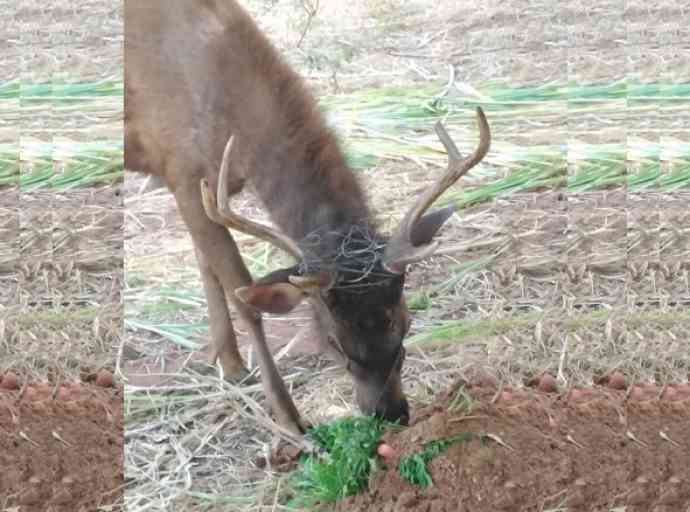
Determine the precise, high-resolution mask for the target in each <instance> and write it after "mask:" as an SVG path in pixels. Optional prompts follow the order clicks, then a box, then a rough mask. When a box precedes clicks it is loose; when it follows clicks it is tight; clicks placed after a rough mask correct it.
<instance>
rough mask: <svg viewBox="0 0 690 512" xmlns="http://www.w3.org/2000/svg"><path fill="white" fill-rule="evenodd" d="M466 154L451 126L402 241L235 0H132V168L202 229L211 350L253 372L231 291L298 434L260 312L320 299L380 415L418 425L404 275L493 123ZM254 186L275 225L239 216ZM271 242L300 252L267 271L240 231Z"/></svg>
mask: <svg viewBox="0 0 690 512" xmlns="http://www.w3.org/2000/svg"><path fill="white" fill-rule="evenodd" d="M477 117H478V123H479V135H480V142H479V145H478V147H477V149H476V150H475V152H474V153H473V154H472V155H470V156H469V157H467V158H464V159H463V158H462V157H461V156H460V154H459V152H458V150H457V148H456V147H455V145H454V143H453V142H452V141H451V139H450V137H449V136H448V134H447V133H446V131H445V129H444V128H443V126H442V125H441V124H440V123H438V124H437V125H436V132H437V134H438V136H439V138H440V140H441V142H442V143H443V145H444V147H445V149H446V151H447V153H448V157H449V163H448V170H447V172H446V173H445V174H444V175H443V176H442V177H441V179H440V180H438V182H436V183H435V184H434V185H433V186H431V187H430V188H429V189H428V190H426V191H425V192H424V193H422V194H421V195H420V196H419V197H418V199H417V200H416V202H415V203H414V204H413V205H412V206H411V208H410V209H409V211H408V212H407V213H406V215H405V216H404V218H403V219H402V221H401V223H400V225H399V227H398V228H397V230H396V231H395V232H394V234H393V235H392V236H391V237H390V238H385V237H384V236H382V235H381V234H380V233H379V231H378V230H377V227H376V225H375V223H374V221H373V217H372V215H371V213H370V210H369V206H368V205H367V200H366V198H365V194H364V192H363V190H362V187H361V185H360V184H359V182H358V180H357V179H356V177H355V174H354V173H353V171H352V170H351V169H350V168H348V165H347V163H346V161H345V158H344V156H343V152H342V150H341V148H340V146H339V143H338V140H337V139H336V137H335V135H334V133H333V132H332V131H331V130H330V129H329V128H328V127H327V126H326V124H325V122H324V120H323V118H322V116H321V114H320V112H319V109H318V106H317V103H316V101H315V100H314V99H313V97H312V96H311V94H310V93H309V92H308V90H307V88H306V86H305V84H304V83H303V81H302V80H301V78H300V77H299V76H298V75H297V74H296V73H295V72H294V71H293V70H292V69H291V68H290V67H289V66H288V65H287V64H286V63H285V62H284V61H283V60H282V58H281V56H280V55H279V53H278V51H277V50H276V49H275V48H274V47H273V46H272V45H271V43H270V42H269V41H268V39H267V38H266V37H265V36H264V34H262V33H261V31H260V30H259V29H258V27H257V26H256V24H255V23H254V21H253V20H252V19H251V17H250V16H249V15H248V13H247V12H246V11H245V10H244V9H243V8H242V7H241V6H240V5H239V4H238V3H237V2H236V1H235V0H198V1H194V2H191V1H189V0H126V2H125V166H126V168H127V169H128V170H133V171H140V172H144V173H148V174H152V175H156V176H160V177H161V178H162V179H163V180H164V181H165V183H166V185H167V187H168V188H169V190H170V191H171V192H172V193H173V194H174V196H175V199H176V202H177V205H178V209H179V211H180V213H181V215H182V217H183V219H184V221H185V223H186V225H187V227H188V229H189V232H190V233H191V236H192V240H193V243H194V247H195V251H196V257H197V260H198V263H199V267H200V270H201V276H202V280H203V285H204V291H205V294H206V299H207V302H208V313H209V325H210V337H211V341H212V347H213V350H212V353H211V362H212V363H215V362H216V361H217V362H219V364H220V366H221V368H222V371H223V374H224V375H225V376H226V378H230V379H233V378H237V377H241V376H243V375H245V374H246V369H245V366H244V362H243V360H242V357H241V355H240V353H239V351H238V348H237V338H236V336H235V331H234V328H233V324H232V321H231V318H230V313H229V310H228V303H227V301H226V294H227V297H228V298H229V300H230V301H231V302H232V303H233V305H234V307H235V308H236V309H237V311H238V312H239V315H240V317H241V318H242V319H243V320H244V321H245V322H246V324H247V325H248V326H249V328H250V331H251V334H252V339H253V343H254V347H255V350H256V352H257V355H258V362H259V369H260V375H261V380H262V384H263V388H264V390H265V392H266V395H267V402H268V405H269V407H270V409H271V411H272V412H273V414H274V415H275V417H276V420H277V421H278V423H279V424H280V425H282V426H283V427H285V428H287V429H289V430H290V431H292V432H294V433H302V432H304V427H305V426H304V424H303V422H302V420H301V418H300V415H299V413H298V412H297V409H296V408H295V405H294V403H293V401H292V399H291V397H290V395H289V394H288V392H287V389H286V387H285V384H284V382H283V380H282V378H281V377H280V374H279V373H278V371H277V369H276V366H275V362H274V361H273V358H272V355H271V353H270V351H269V349H268V346H267V343H266V339H265V336H264V331H263V327H262V322H261V312H268V313H286V312H288V311H290V310H291V309H292V308H294V307H295V306H296V305H297V304H299V303H300V302H301V301H303V300H308V301H309V302H311V304H312V306H313V310H314V316H315V323H316V325H317V327H318V329H319V332H320V333H321V334H320V336H321V340H322V345H323V350H324V351H329V352H330V353H333V354H335V355H336V356H337V357H338V358H339V359H340V360H341V362H342V363H343V364H345V366H346V368H347V369H348V371H349V373H350V374H351V376H352V379H353V383H354V389H355V394H356V399H357V402H358V405H359V407H360V409H361V410H362V411H363V412H364V413H367V414H372V413H374V414H377V415H379V416H382V417H384V418H386V419H389V420H399V421H400V422H401V423H403V424H404V423H406V422H407V420H408V417H409V410H408V404H407V401H406V399H405V395H404V393H403V391H402V385H401V378H400V374H401V369H402V364H403V360H404V358H405V349H404V348H403V343H402V342H403V338H404V336H405V335H406V333H407V331H408V329H409V326H410V319H409V314H408V310H407V307H406V304H405V298H404V296H403V284H404V280H405V272H406V269H407V267H408V265H410V264H411V263H413V262H416V261H419V260H421V259H423V258H426V257H428V256H429V255H431V254H432V253H433V252H434V250H435V249H436V243H435V242H433V237H434V235H435V234H436V232H437V231H438V230H439V228H440V227H441V226H442V225H443V223H444V222H445V221H446V220H447V219H448V218H449V217H450V216H451V215H452V213H453V211H454V209H453V208H452V207H447V208H444V209H441V210H437V211H435V212H432V213H428V214H426V215H425V212H426V210H427V209H428V208H429V207H430V206H431V204H432V203H433V202H434V201H435V200H436V199H437V198H438V197H439V196H440V195H441V194H442V193H443V191H444V190H446V189H447V188H448V187H450V186H451V185H452V184H453V183H455V182H456V181H457V180H458V179H459V178H460V177H461V176H462V175H463V174H465V173H466V172H467V171H468V170H469V169H470V168H472V167H473V166H475V165H476V164H477V163H478V162H479V161H481V160H482V158H484V156H485V154H486V153H487V151H488V149H489V144H490V133H489V126H488V124H487V121H486V118H485V117H484V114H483V112H482V110H481V109H477ZM245 185H249V186H251V188H252V189H253V191H254V192H255V193H256V194H257V195H258V197H259V199H260V200H261V202H262V203H263V205H264V207H265V208H266V209H267V211H268V213H269V214H270V218H271V219H272V221H273V222H274V224H275V225H276V226H277V229H274V228H272V227H268V226H266V225H263V224H259V223H257V222H254V221H251V220H248V219H245V218H242V217H241V216H239V215H238V214H236V213H234V212H233V211H232V209H231V208H230V205H229V199H230V198H231V197H232V196H233V194H236V193H238V192H239V191H240V190H242V189H243V187H244V186H245ZM228 227H229V228H231V229H234V230H237V231H241V232H244V233H249V234H251V235H254V236H257V237H259V238H261V239H264V240H268V241H270V242H271V243H273V244H275V245H276V246H277V247H279V248H281V249H283V250H285V251H287V252H288V253H290V254H291V255H292V256H294V257H295V259H296V264H295V265H294V266H292V267H290V268H285V269H282V270H278V271H275V272H272V273H270V274H269V275H267V276H265V277H263V278H261V279H259V280H258V281H256V282H254V281H253V280H252V277H251V276H250V274H249V271H248V270H247V268H246V266H245V265H244V263H243V260H242V257H241V256H240V253H239V251H238V248H237V245H236V244H235V241H234V240H233V238H232V236H231V234H230V233H229V232H228V229H227V228H228Z"/></svg>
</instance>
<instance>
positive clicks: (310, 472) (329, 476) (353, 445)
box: [290, 416, 386, 507]
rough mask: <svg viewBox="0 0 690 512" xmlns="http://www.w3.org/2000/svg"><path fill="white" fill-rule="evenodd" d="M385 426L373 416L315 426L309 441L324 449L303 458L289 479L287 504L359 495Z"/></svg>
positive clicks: (304, 503)
mask: <svg viewBox="0 0 690 512" xmlns="http://www.w3.org/2000/svg"><path fill="white" fill-rule="evenodd" d="M385 427H386V423H385V422H384V421H383V420H381V419H378V418H376V417H373V416H358V417H347V418H342V419H339V420H336V421H334V422H332V423H326V424H323V425H318V426H316V427H314V428H312V429H311V430H310V431H309V432H308V434H307V435H308V436H309V438H311V440H312V441H314V443H315V444H316V445H317V446H319V447H320V448H322V449H323V450H324V453H323V454H319V455H306V456H304V457H303V458H302V460H301V468H300V469H298V470H297V472H296V473H295V474H294V475H293V477H292V481H291V484H292V490H293V492H294V494H295V497H294V498H293V500H292V501H291V503H290V505H291V506H294V507H310V506H313V505H315V504H317V503H330V502H334V501H336V500H339V499H342V498H344V497H346V496H352V495H353V494H357V493H359V492H360V491H361V490H362V488H363V487H364V486H365V485H366V483H367V481H368V479H369V474H370V473H371V471H372V470H373V469H374V468H375V467H376V457H375V454H376V448H377V447H378V444H379V441H380V439H381V436H382V435H383V432H384V429H385Z"/></svg>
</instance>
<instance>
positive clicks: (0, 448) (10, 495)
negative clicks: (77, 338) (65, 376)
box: [0, 378, 124, 512]
mask: <svg viewBox="0 0 690 512" xmlns="http://www.w3.org/2000/svg"><path fill="white" fill-rule="evenodd" d="M21 380H22V379H21V378H20V384H21ZM6 387H7V386H6ZM122 432H123V415H122V389H121V388H104V387H98V386H96V385H94V384H89V383H78V384H77V383H72V384H63V385H60V386H55V385H53V384H30V385H26V386H23V387H22V388H21V389H19V390H7V389H0V509H2V510H10V507H20V508H18V510H21V512H34V511H35V512H39V511H41V512H43V511H46V510H52V511H55V512H59V511H64V512H67V511H70V512H79V511H93V510H96V509H97V508H98V507H101V506H110V507H112V508H110V510H116V509H117V507H115V505H116V504H117V503H120V502H121V498H122V490H123V489H122V488H123V484H124V476H123V469H122V468H123V466H122V453H123V436H122Z"/></svg>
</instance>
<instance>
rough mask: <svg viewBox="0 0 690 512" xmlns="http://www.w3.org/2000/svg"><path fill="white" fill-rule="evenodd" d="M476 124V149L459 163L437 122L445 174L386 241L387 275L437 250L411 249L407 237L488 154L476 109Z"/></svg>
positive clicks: (487, 135) (430, 246)
mask: <svg viewBox="0 0 690 512" xmlns="http://www.w3.org/2000/svg"><path fill="white" fill-rule="evenodd" d="M477 122H478V124H479V146H477V149H476V150H475V151H474V153H472V154H471V155H470V156H469V157H467V158H465V159H463V158H462V156H461V155H460V152H459V151H458V148H457V147H456V146H455V143H454V142H453V140H452V139H451V138H450V136H449V135H448V132H446V130H445V128H444V127H443V125H442V124H441V122H440V121H439V122H438V123H436V126H435V129H436V134H437V135H438V138H439V139H440V140H441V143H442V144H443V146H444V147H445V149H446V152H447V153H448V170H447V171H446V173H445V174H444V175H443V176H442V177H441V179H440V180H438V181H437V182H436V183H434V184H433V185H432V186H431V187H430V188H428V189H427V190H425V191H424V192H423V193H422V195H421V196H420V197H419V199H417V201H416V202H415V203H414V204H413V205H412V207H411V208H410V209H409V210H408V211H407V213H406V214H405V216H404V217H403V219H402V221H401V222H400V225H399V226H398V228H397V229H396V231H395V233H394V234H393V236H392V237H391V239H390V240H389V242H388V244H387V246H386V252H385V253H384V257H383V261H384V265H385V267H386V268H387V269H389V270H390V271H391V272H395V273H401V272H403V271H404V269H405V267H406V266H407V265H409V264H410V263H413V262H415V261H420V260H422V259H424V258H426V257H428V256H430V255H431V254H432V253H433V252H434V251H435V250H436V248H437V246H438V243H437V242H431V243H428V244H425V245H420V246H415V245H413V243H412V239H411V235H412V230H413V229H414V226H415V224H416V223H417V222H418V221H419V219H420V217H421V216H422V215H423V214H424V212H425V211H426V210H427V209H428V208H429V207H430V206H431V205H432V204H433V203H434V201H436V199H438V198H439V197H440V196H441V194H443V192H444V191H445V190H446V189H448V187H450V186H451V185H453V183H455V182H456V181H457V180H458V179H459V178H460V177H462V176H463V175H464V174H466V173H467V171H469V170H470V169H471V168H472V167H474V166H475V165H477V164H478V163H479V162H480V161H481V160H482V159H483V158H484V156H485V155H486V153H487V152H488V151H489V146H490V145H491V132H490V130H489V124H488V122H487V121H486V116H485V115H484V111H483V110H482V109H481V108H480V107H477Z"/></svg>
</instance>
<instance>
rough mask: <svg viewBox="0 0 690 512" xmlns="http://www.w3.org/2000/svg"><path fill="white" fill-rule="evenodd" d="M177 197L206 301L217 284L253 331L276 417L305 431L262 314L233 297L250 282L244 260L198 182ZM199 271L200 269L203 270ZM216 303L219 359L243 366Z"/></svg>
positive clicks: (228, 324)
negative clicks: (205, 274) (210, 210)
mask: <svg viewBox="0 0 690 512" xmlns="http://www.w3.org/2000/svg"><path fill="white" fill-rule="evenodd" d="M175 197H176V200H177V204H178V207H179V209H180V212H181V214H182V217H183V218H184V220H185V222H186V224H187V226H188V227H189V231H190V233H191V235H192V238H193V240H194V244H195V246H196V248H197V251H199V253H201V255H202V256H201V258H200V260H201V261H203V262H204V267H205V268H207V269H208V270H209V274H208V276H209V277H207V278H204V286H205V289H206V290H207V297H209V300H210V298H211V297H215V298H218V297H219V296H220V295H221V294H220V291H219V289H218V284H217V283H219V284H220V287H222V289H223V290H224V292H225V293H224V295H227V296H228V297H230V298H231V300H232V302H233V304H234V305H235V307H236V308H237V310H238V312H239V314H240V316H241V317H242V318H243V320H244V321H245V322H246V325H247V326H248V327H249V329H250V331H251V333H252V343H253V346H254V349H255V350H256V354H257V359H258V363H259V370H260V372H261V383H262V385H263V388H264V392H265V393H266V398H267V401H268V405H269V407H270V409H271V411H272V413H273V414H274V415H275V417H276V421H277V422H278V424H280V425H281V426H282V427H284V428H286V429H288V430H289V431H291V432H293V433H295V434H302V433H304V430H305V428H304V425H303V423H302V420H301V418H300V415H299V412H298V411H297V408H296V407H295V404H294V402H293V401H292V398H291V397H290V394H289V393H288V391H287V388H286V387H285V382H284V381H283V379H282V377H281V376H280V374H279V373H278V369H277V367H276V365H275V361H274V360H273V356H272V354H271V352H270V350H269V348H268V343H267V342H266V336H265V334H264V330H263V323H262V320H261V315H260V314H259V313H258V312H256V311H255V310H253V309H251V308H250V307H249V306H247V305H246V304H243V303H241V302H240V301H239V300H237V299H236V298H235V294H234V291H235V290H236V289H237V288H240V287H245V286H249V285H250V284H251V283H252V278H251V275H250V274H249V271H248V270H247V267H246V266H245V264H244V261H243V260H242V257H241V255H240V252H239V249H238V248H237V244H236V243H235V241H234V239H233V238H232V236H231V235H230V233H229V232H228V230H227V228H225V227H223V226H221V225H219V224H217V223H216V222H213V221H212V220H211V219H210V218H209V217H208V215H207V214H206V211H205V210H204V207H203V204H202V197H201V194H200V193H199V183H198V182H196V183H193V184H191V186H179V187H178V188H177V190H176V191H175ZM213 199H215V197H214V198H213ZM203 272H204V269H203V268H202V273H203ZM211 277H212V278H211ZM207 279H208V285H207V282H206V280H207ZM209 291H210V292H211V293H210V294H209V293H208V292H209ZM223 298H224V297H223ZM214 304H216V305H215V306H214V308H215V311H216V316H215V318H216V319H217V320H220V323H219V324H218V326H217V327H216V329H217V335H218V336H219V337H220V338H219V345H216V346H217V347H218V348H219V349H220V350H219V352H218V357H219V360H220V362H221V365H223V364H227V365H228V367H229V368H230V370H232V367H233V365H235V363H236V362H237V361H240V363H241V364H242V367H244V364H243V362H242V359H241V357H240V355H239V351H237V340H236V337H235V335H234V329H233V328H232V323H231V322H230V317H229V316H228V317H227V318H226V317H224V316H223V314H222V308H221V307H220V303H219V301H218V302H216V303H214ZM226 304H227V303H226ZM213 311H214V310H212V306H211V303H210V302H209V317H210V316H211V315H213V314H214V313H213ZM230 331H232V336H228V334H227V333H228V332H230ZM224 358H225V359H224ZM224 361H225V363H224ZM223 370H224V371H225V366H223Z"/></svg>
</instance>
